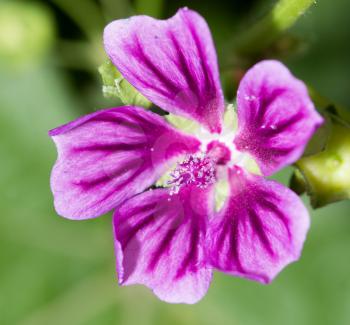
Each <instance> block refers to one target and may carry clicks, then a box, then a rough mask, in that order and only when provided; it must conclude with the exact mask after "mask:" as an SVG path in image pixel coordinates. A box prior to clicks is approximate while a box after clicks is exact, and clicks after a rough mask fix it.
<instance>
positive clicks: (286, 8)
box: [232, 0, 316, 55]
mask: <svg viewBox="0 0 350 325" xmlns="http://www.w3.org/2000/svg"><path fill="white" fill-rule="evenodd" d="M315 2H316V1H315V0H279V1H278V2H277V3H276V4H275V5H274V7H273V8H272V10H271V11H270V12H269V13H268V14H267V15H266V16H265V17H263V18H262V19H261V20H260V21H258V22H257V23H255V24H254V25H253V26H251V27H250V28H249V29H247V30H245V31H244V32H242V34H241V36H239V37H237V38H235V39H234V40H233V42H232V46H233V47H234V50H235V52H236V53H239V54H246V55H248V54H256V53H259V52H261V51H262V50H264V49H265V48H266V47H268V46H269V45H271V44H272V43H273V42H274V41H276V40H277V39H278V38H279V36H280V35H281V34H282V33H283V32H284V31H286V30H287V29H289V28H290V27H291V26H293V24H294V23H295V22H296V21H297V20H298V19H299V18H300V16H302V15H303V14H304V13H305V11H306V10H307V9H308V8H309V7H310V6H311V5H312V4H314V3H315Z"/></svg>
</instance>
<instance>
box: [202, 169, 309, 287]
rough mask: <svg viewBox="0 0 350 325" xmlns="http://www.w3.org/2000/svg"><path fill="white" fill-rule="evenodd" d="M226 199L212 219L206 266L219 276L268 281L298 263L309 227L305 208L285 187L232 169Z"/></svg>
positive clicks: (240, 170)
mask: <svg viewBox="0 0 350 325" xmlns="http://www.w3.org/2000/svg"><path fill="white" fill-rule="evenodd" d="M229 179H230V195H229V197H228V199H227V201H226V203H225V205H224V207H223V208H222V210H221V211H219V212H218V214H217V215H216V216H215V217H214V218H213V219H212V220H211V223H210V225H209V230H208V232H209V235H208V242H207V245H208V251H209V260H210V261H211V265H212V266H213V267H215V268H217V269H219V270H221V271H223V272H227V273H229V274H232V275H236V276H240V277H245V278H249V279H252V280H256V281H259V282H262V283H268V282H270V281H271V280H272V279H273V278H274V277H275V276H276V275H277V274H278V273H279V272H280V271H281V270H282V269H283V268H284V267H285V266H286V265H287V264H289V263H291V262H293V261H295V260H297V259H298V258H299V256H300V253H301V250H302V247H303V243H304V240H305V237H306V234H307V231H308V228H309V216H308V212H307V209H306V208H305V206H304V205H303V203H302V201H301V200H300V198H299V197H298V196H297V195H296V194H295V193H294V192H292V191H291V190H290V189H288V188H287V187H285V186H283V185H281V184H279V183H277V182H275V181H271V180H266V179H264V178H263V177H261V176H254V175H252V174H248V173H245V172H244V171H243V170H242V169H240V168H238V167H234V168H233V169H232V170H230V172H229Z"/></svg>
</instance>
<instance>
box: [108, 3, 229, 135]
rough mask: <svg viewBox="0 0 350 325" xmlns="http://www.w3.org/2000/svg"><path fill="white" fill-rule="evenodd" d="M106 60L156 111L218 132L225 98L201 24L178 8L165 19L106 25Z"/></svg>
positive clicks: (210, 44) (210, 42)
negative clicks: (115, 67) (171, 114)
mask: <svg viewBox="0 0 350 325" xmlns="http://www.w3.org/2000/svg"><path fill="white" fill-rule="evenodd" d="M104 45H105V50H106V52H107V54H108V56H109V57H110V58H111V60H112V62H113V63H114V64H115V65H116V66H117V68H118V69H119V71H120V72H121V73H122V74H123V76H124V77H125V78H126V79H127V80H128V81H129V82H130V83H131V84H133V85H134V86H135V87H136V88H137V89H138V90H139V91H140V92H141V93H142V94H143V95H145V96H146V97H147V98H148V99H149V100H151V101H152V102H153V103H155V104H156V105H158V106H160V107H161V108H163V109H165V110H167V111H169V112H171V113H174V114H179V115H182V116H185V117H188V118H193V119H195V120H197V121H198V122H200V123H202V124H203V125H204V126H206V127H207V128H208V129H209V130H211V131H212V132H220V130H221V122H222V116H223V111H224V99H223V95H222V90H221V86H220V79H219V72H218V64H217V58H216V52H215V47H214V44H213V40H212V37H211V34H210V30H209V28H208V25H207V24H206V22H205V20H204V19H203V18H202V17H201V16H200V15H199V14H197V13H196V12H194V11H192V10H188V9H180V10H179V11H178V12H177V14H176V15H175V16H173V17H172V18H170V19H168V20H157V19H153V18H151V17H148V16H135V17H132V18H129V19H122V20H116V21H114V22H112V23H110V24H109V25H108V26H107V27H106V28H105V32H104Z"/></svg>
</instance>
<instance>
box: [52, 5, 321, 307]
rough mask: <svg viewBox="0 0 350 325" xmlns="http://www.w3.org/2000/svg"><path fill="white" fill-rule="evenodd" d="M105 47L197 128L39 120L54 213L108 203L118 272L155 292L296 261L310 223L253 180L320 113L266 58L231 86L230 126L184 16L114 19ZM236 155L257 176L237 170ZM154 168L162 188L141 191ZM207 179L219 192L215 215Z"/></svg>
mask: <svg viewBox="0 0 350 325" xmlns="http://www.w3.org/2000/svg"><path fill="white" fill-rule="evenodd" d="M104 44H105V49H106V51H107V53H108V55H109V57H110V59H111V60H112V62H113V63H114V65H115V66H116V67H117V68H118V69H119V71H120V72H121V73H122V74H123V76H124V77H125V78H126V79H127V80H128V81H129V82H130V83H131V84H132V85H133V86H134V87H135V88H137V89H138V90H139V91H140V92H141V93H142V94H143V95H144V96H146V97H147V98H148V99H149V100H151V101H152V102H153V103H155V104H156V105H158V106H159V107H161V108H162V109H164V110H166V111H168V112H171V113H172V114H176V115H180V116H182V117H186V118H189V119H192V120H193V121H196V122H198V123H199V124H200V126H201V127H200V128H199V129H198V130H197V131H196V130H193V132H192V133H191V134H185V133H184V132H182V131H180V130H177V129H176V128H174V127H173V126H171V125H170V124H168V123H167V122H166V120H165V119H164V118H163V117H161V116H159V115H157V114H155V113H152V112H150V111H147V110H145V109H143V108H139V107H132V106H124V107H117V108H112V109H107V110H102V111H98V112H95V113H93V114H90V115H87V116H85V117H82V118H80V119H78V120H76V121H74V122H71V123H69V124H66V125H64V126H61V127H59V128H57V129H54V130H52V131H51V132H50V135H51V136H52V138H53V140H54V141H55V143H56V146H57V150H58V160H57V162H56V165H55V167H54V168H53V171H52V177H51V187H52V191H53V194H54V198H55V207H56V210H57V212H58V213H59V214H60V215H62V216H64V217H66V218H69V219H87V218H94V217H97V216H99V215H102V214H104V213H106V212H108V211H110V210H111V209H116V210H115V212H114V221H113V224H114V235H115V250H116V256H117V271H118V275H119V282H120V283H121V284H123V285H129V284H144V285H146V286H148V287H150V288H151V289H152V290H153V291H154V293H155V294H156V295H157V296H158V297H159V298H160V299H162V300H165V301H168V302H176V303H178V302H184V303H194V302H197V301H198V300H199V299H201V298H202V297H203V295H204V294H205V293H206V291H207V289H208V286H209V283H210V281H211V277H212V272H213V269H217V270H220V271H223V272H226V273H228V274H231V275H235V276H240V277H245V278H249V279H253V280H257V281H259V282H262V283H268V282H270V281H271V280H272V279H273V278H274V277H275V276H276V275H277V274H278V272H280V271H281V269H282V268H283V267H285V266H286V265H287V264H288V263H290V262H292V261H295V260H297V259H298V257H299V255H300V252H301V249H302V246H303V242H304V240H305V236H306V233H307V230H308V227H309V217H308V212H307V210H306V208H305V207H304V205H303V204H302V202H301V200H300V199H299V197H298V196H297V195H296V194H294V193H293V192H292V191H291V190H289V189H288V188H286V187H284V186H283V185H281V184H278V183H276V182H275V181H271V180H268V179H265V178H264V177H263V176H269V175H271V174H273V173H274V172H276V171H278V170H280V169H281V168H283V167H284V166H286V165H288V164H291V163H293V162H295V161H296V160H297V159H298V158H299V157H300V156H301V154H302V152H303V150H304V148H305V145H306V144H307V142H308V140H309V139H310V137H311V136H312V134H313V133H314V132H315V130H316V129H317V127H318V126H319V125H320V124H321V123H322V118H321V117H320V116H319V115H318V114H317V112H316V111H315V109H314V106H313V104H312V102H311V100H310V98H309V96H308V93H307V89H306V87H305V85H304V84H303V83H302V82H301V81H299V80H297V79H296V78H295V77H293V76H292V75H291V73H290V72H289V71H288V69H287V68H286V67H284V66H283V65H282V64H281V63H279V62H277V61H262V62H260V63H258V64H256V65H255V66H254V67H252V68H251V69H250V70H249V71H248V72H247V73H246V75H245V76H244V78H243V79H242V81H241V83H240V86H239V90H238V93H237V118H238V128H237V129H236V130H235V129H234V128H228V127H227V126H225V124H224V123H223V114H224V109H225V104H224V98H223V94H222V90H221V86H220V81H219V73H218V65H217V58H216V53H215V49H214V45H213V41H212V38H211V34H210V31H209V28H208V26H207V24H206V22H205V21H204V19H203V18H202V17H201V16H200V15H198V14H197V13H196V12H194V11H191V10H188V9H181V10H179V11H178V13H177V14H176V15H175V16H174V17H172V18H170V19H168V20H164V21H161V20H155V19H153V18H150V17H147V16H136V17H132V18H130V19H123V20H117V21H114V22H112V23H111V24H109V25H108V26H107V27H106V29H105V33H104ZM249 157H253V158H254V159H255V161H256V162H257V164H258V165H259V167H260V170H261V173H262V175H263V176H261V175H256V174H252V173H250V172H249V171H248V169H247V168H246V166H247V165H246V162H247V158H249ZM248 160H249V159H248ZM169 170H170V171H169ZM167 172H168V173H169V180H168V187H164V188H156V189H149V190H147V191H145V190H146V189H148V188H149V187H150V186H152V185H153V184H154V183H155V182H156V181H157V180H158V179H159V178H160V177H161V176H162V175H163V174H164V173H167ZM219 181H226V182H227V184H228V185H229V186H228V188H229V190H228V193H227V198H226V201H225V203H224V205H223V207H222V208H220V209H219V210H218V211H216V209H215V204H214V202H215V200H214V194H215V189H216V188H217V183H218V182H219Z"/></svg>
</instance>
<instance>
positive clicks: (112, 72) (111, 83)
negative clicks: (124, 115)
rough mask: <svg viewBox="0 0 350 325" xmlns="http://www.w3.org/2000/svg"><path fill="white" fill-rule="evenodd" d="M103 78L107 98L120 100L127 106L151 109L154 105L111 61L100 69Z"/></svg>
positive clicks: (103, 88) (103, 89)
mask: <svg viewBox="0 0 350 325" xmlns="http://www.w3.org/2000/svg"><path fill="white" fill-rule="evenodd" d="M98 71H99V73H100V74H101V77H102V83H103V86H102V91H103V94H104V96H105V97H107V98H119V99H120V100H121V101H122V102H123V104H125V105H135V106H142V107H145V108H149V107H150V106H151V105H152V103H151V102H150V101H149V100H148V99H147V98H146V97H144V96H143V95H142V94H140V93H139V92H138V91H137V90H136V89H135V88H134V87H133V86H132V85H131V84H130V83H129V82H128V81H127V80H126V79H125V78H124V77H123V76H122V74H121V73H120V72H119V71H118V70H117V68H116V67H115V66H114V65H113V63H112V62H111V61H109V60H108V61H106V62H105V63H103V64H102V65H101V66H100V67H99V68H98Z"/></svg>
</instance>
